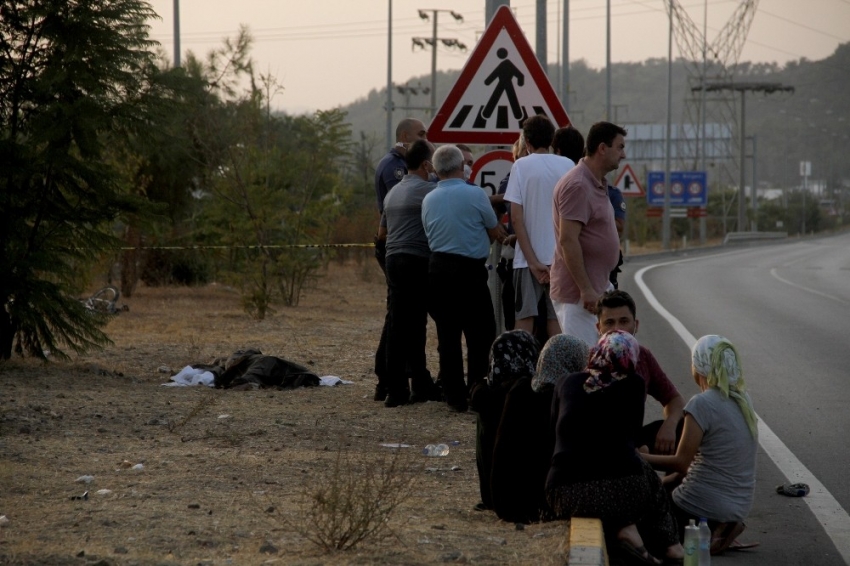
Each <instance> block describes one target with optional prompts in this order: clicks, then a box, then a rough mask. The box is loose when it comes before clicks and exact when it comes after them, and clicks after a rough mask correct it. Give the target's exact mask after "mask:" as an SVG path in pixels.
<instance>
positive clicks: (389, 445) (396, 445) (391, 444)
mask: <svg viewBox="0 0 850 566" xmlns="http://www.w3.org/2000/svg"><path fill="white" fill-rule="evenodd" d="M381 446H383V447H384V448H410V444H403V443H401V442H385V443H383V444H381Z"/></svg>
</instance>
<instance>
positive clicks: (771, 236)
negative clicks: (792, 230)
mask: <svg viewBox="0 0 850 566" xmlns="http://www.w3.org/2000/svg"><path fill="white" fill-rule="evenodd" d="M787 237H788V232H729V233H727V234H726V237H725V238H724V239H723V245H724V246H725V245H726V244H729V243H733V242H749V241H754V240H781V239H782V238H787Z"/></svg>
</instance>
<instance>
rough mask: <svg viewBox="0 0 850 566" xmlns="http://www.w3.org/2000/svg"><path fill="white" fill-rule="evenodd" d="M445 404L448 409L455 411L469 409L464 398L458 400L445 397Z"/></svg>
mask: <svg viewBox="0 0 850 566" xmlns="http://www.w3.org/2000/svg"><path fill="white" fill-rule="evenodd" d="M446 405H448V407H449V410H451V411H454V412H455V413H465V412H466V411H467V410H468V409H469V403H467V402H466V399H463V400H459V401H458V400H448V399H446Z"/></svg>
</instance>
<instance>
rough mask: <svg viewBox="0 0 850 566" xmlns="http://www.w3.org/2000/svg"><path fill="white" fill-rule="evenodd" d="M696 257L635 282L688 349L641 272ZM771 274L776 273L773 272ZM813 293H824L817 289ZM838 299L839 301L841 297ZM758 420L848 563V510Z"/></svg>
mask: <svg viewBox="0 0 850 566" xmlns="http://www.w3.org/2000/svg"><path fill="white" fill-rule="evenodd" d="M698 259H701V258H691V259H685V260H676V261H668V262H664V263H657V264H654V265H648V266H646V267H644V268H643V269H640V270H639V271H638V272H637V273H635V282H636V283H637V285H638V287H639V288H640V290H641V291H642V292H643V294H644V296H645V297H646V300H647V301H649V304H650V305H652V308H654V309H655V310H656V311H657V312H658V314H660V315H661V316H662V317H663V318H664V319H665V320H666V321H667V322H668V323H670V326H672V327H673V330H675V331H676V334H678V335H679V337H680V338H681V339H682V340H683V341H684V342H685V344H686V345H687V347H688V349H691V348H693V345H694V344H695V343H696V338H695V337H694V335H693V334H691V333H690V331H689V330H688V329H687V328H685V325H684V324H682V322H681V321H680V320H679V319H677V318H676V317H675V316H673V315H672V314H670V311H668V310H667V309H665V308H664V307H663V306H662V305H661V303H660V302H659V301H658V299H656V298H655V295H654V294H653V293H652V291H650V289H649V286H648V285H647V284H646V283H644V281H643V274H644V273H646V272H647V271H649V270H650V269H655V268H656V267H663V266H665V265H673V264H678V263H685V262H690V261H696V260H698ZM771 275H774V274H773V270H771ZM774 277H777V276H776V275H774ZM783 282H785V281H783ZM789 284H790V285H792V286H794V287H798V285H795V284H793V283H789ZM802 289H803V290H805V291H813V290H812V289H805V288H802ZM813 292H815V293H816V294H819V295H823V294H822V293H820V292H817V291H813ZM824 296H825V297H826V298H830V299H835V297H830V296H828V295H824ZM838 300H839V301H841V300H840V299H838ZM841 302H843V301H841ZM758 419H759V421H758V427H759V444H761V447H762V449H763V450H764V451H765V453H766V454H767V455H768V456H769V457H770V459H771V460H773V463H774V464H776V467H777V468H779V471H780V472H782V474H783V475H784V476H785V477H786V478H787V479H788V481H789V482H791V483H797V482H802V483H806V484H808V485H809V488H810V492H809V495H807V496H806V497H803V498H802V499H803V501H805V502H806V505H808V506H809V509H811V511H812V513H813V514H814V516H815V518H816V519H817V520H818V522H819V523H820V524H821V526H823V529H824V531H826V534H827V536H829V538H830V539H831V540H832V542H833V544H835V548H836V549H838V553H839V554H840V555H841V557H842V558H843V559H844V563H845V564H850V515H848V514H847V511H845V510H844V508H843V507H842V506H841V504H840V503H838V501H837V500H836V499H835V497H833V496H832V494H831V493H830V492H829V491H828V490H827V489H826V487H825V486H824V485H823V484H822V483H821V482H820V480H818V479H817V478H816V477H815V475H814V474H813V473H812V472H810V471H809V469H808V468H806V466H805V465H804V464H803V463H802V462H801V461H800V460H799V459H798V458H797V457H796V456H795V455H794V453H793V452H791V450H789V449H788V447H787V446H785V443H784V442H782V440H781V439H780V438H779V437H778V436H776V435H775V434H774V433H773V431H772V430H770V427H769V426H767V423H765V422H764V420H763V419H762V418H761V417H759V418H758Z"/></svg>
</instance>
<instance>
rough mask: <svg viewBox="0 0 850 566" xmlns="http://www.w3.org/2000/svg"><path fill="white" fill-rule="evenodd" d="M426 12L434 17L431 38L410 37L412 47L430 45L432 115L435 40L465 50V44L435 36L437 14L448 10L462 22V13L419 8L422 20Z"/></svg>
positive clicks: (435, 74) (433, 104)
mask: <svg viewBox="0 0 850 566" xmlns="http://www.w3.org/2000/svg"><path fill="white" fill-rule="evenodd" d="M428 12H431V14H432V16H433V18H434V20H433V22H432V24H433V25H432V26H431V38H430V39H428V38H425V37H413V38H411V39H412V40H413V46H414V48H416V47H417V46H418V47H422V48H423V49H424V48H425V44H426V43H428V44H430V45H431V116H432V117H433V116H434V114H435V113H436V112H437V42H438V41H442V42H443V45H445V46H447V47H457V48H459V49H461V50H463V51H466V45H464V44H463V43H461V42H460V41H458V40H457V39H454V38H452V39H449V38H439V37H437V14H439V13H440V12H448V13H449V14H451V16H452V17H453V18H454V19H455V20H456V21H458V22H463V16H462V15H460V14H458V13H457V12H455V11H454V10H419V17H420V18H421V19H423V20H428V19H429V16H428Z"/></svg>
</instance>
